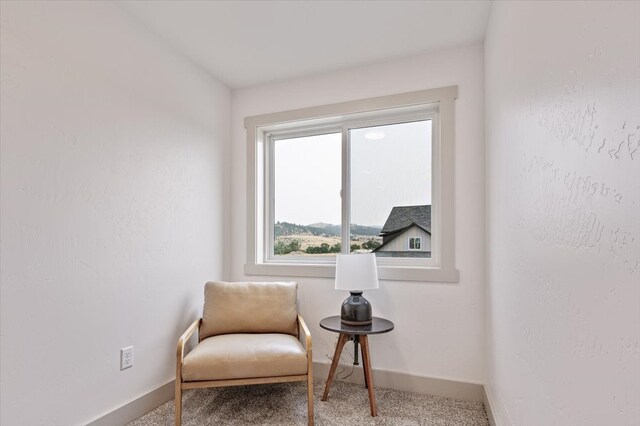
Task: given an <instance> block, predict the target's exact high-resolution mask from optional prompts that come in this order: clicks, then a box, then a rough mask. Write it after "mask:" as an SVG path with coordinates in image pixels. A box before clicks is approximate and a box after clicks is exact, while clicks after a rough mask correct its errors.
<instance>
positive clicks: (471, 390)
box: [313, 362, 484, 402]
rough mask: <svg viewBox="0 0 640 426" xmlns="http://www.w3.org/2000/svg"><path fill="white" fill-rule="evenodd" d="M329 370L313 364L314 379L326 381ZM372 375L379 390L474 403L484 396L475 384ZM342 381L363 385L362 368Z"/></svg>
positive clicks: (379, 372)
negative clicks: (393, 390) (392, 390)
mask: <svg viewBox="0 0 640 426" xmlns="http://www.w3.org/2000/svg"><path fill="white" fill-rule="evenodd" d="M329 368H330V365H329V364H325V363H320V362H314V363H313V375H314V377H317V378H320V379H323V380H326V378H327V375H328V374H329ZM349 368H350V367H349ZM372 374H373V383H374V385H375V386H376V387H381V388H388V389H395V390H399V391H405V392H415V393H421V394H428V395H435V396H443V397H446V398H456V399H461V400H463V401H474V402H482V400H483V396H484V387H483V386H482V385H479V384H476V383H467V382H459V381H455V380H445V379H434V378H432V377H422V376H414V375H412V374H406V373H399V372H397V371H388V370H376V369H373V370H372ZM336 380H338V379H336ZM344 381H345V382H349V383H357V384H362V385H364V372H363V371H362V367H354V371H353V374H351V376H349V377H348V378H346V379H345V380H344Z"/></svg>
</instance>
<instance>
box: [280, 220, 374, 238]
mask: <svg viewBox="0 0 640 426" xmlns="http://www.w3.org/2000/svg"><path fill="white" fill-rule="evenodd" d="M380 229H382V228H381V227H377V226H362V225H351V234H352V235H367V236H376V235H378V234H380ZM274 234H275V236H276V237H282V236H286V235H299V234H308V235H319V236H322V235H324V236H327V237H329V236H339V235H340V225H332V224H330V223H322V222H319V223H314V224H311V225H298V224H295V223H289V222H277V223H276V224H275V226H274Z"/></svg>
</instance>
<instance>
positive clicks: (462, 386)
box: [87, 362, 496, 426]
mask: <svg viewBox="0 0 640 426" xmlns="http://www.w3.org/2000/svg"><path fill="white" fill-rule="evenodd" d="M329 368H330V365H329V364H325V363H320V362H314V363H313V377H314V378H318V379H321V380H326V378H327V375H328V374H329ZM372 373H373V382H374V385H375V386H377V387H382V388H388V389H395V390H399V391H405V392H415V393H421V394H428V395H435V396H442V397H446V398H455V399H461V400H464V401H474V402H484V404H485V407H486V409H487V415H488V416H489V421H490V423H491V426H496V423H495V420H493V415H492V412H491V406H490V405H489V403H490V401H489V399H488V398H487V394H486V392H485V389H484V386H482V385H480V384H476V383H467V382H459V381H455V380H445V379H434V378H431V377H422V376H414V375H411V374H406V373H399V372H397V371H387V370H375V369H374V370H373V371H372ZM336 380H339V379H337V378H336ZM344 381H345V382H349V383H357V384H361V385H364V373H363V371H362V368H361V367H355V368H354V371H353V374H351V376H349V377H348V378H346V379H345V380H344ZM174 392H175V388H174V381H173V380H172V381H170V382H169V383H167V384H165V385H162V386H160V387H159V388H157V389H154V390H152V391H151V392H149V393H147V394H145V395H142V396H140V397H139V398H136V399H134V400H133V401H131V402H129V403H127V404H124V405H122V406H120V407H118V408H116V409H115V410H113V411H111V412H109V413H107V414H104V415H102V416H100V417H98V418H97V419H95V420H93V421H91V422H89V423H88V424H87V426H117V425H123V426H124V425H126V424H127V423H129V422H132V421H133V420H135V419H137V418H138V417H140V416H143V415H144V414H146V413H148V412H149V411H151V410H153V409H154V408H157V407H159V406H160V405H162V404H164V403H165V402H167V401H170V400H171V399H172V398H173V396H174Z"/></svg>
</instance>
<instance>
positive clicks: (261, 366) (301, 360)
mask: <svg viewBox="0 0 640 426" xmlns="http://www.w3.org/2000/svg"><path fill="white" fill-rule="evenodd" d="M300 374H307V353H306V351H305V350H304V348H303V347H302V344H300V342H299V341H298V339H296V338H295V337H293V336H291V335H289V334H272V333H268V334H223V335H220V336H213V337H208V338H206V339H204V340H203V341H201V342H200V343H199V344H198V345H197V346H196V347H195V348H194V349H193V350H192V351H191V352H189V354H187V356H186V357H185V358H184V361H183V363H182V380H183V381H185V382H193V381H204V380H228V379H247V378H257V377H275V376H295V375H300Z"/></svg>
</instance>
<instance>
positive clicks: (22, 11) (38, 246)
mask: <svg viewBox="0 0 640 426" xmlns="http://www.w3.org/2000/svg"><path fill="white" fill-rule="evenodd" d="M1 7H2V9H1V14H0V16H1V25H0V27H1V28H2V30H1V31H2V32H1V37H0V40H1V48H0V51H1V63H2V74H1V86H0V87H1V97H2V101H1V102H2V103H1V111H2V115H1V120H2V126H1V141H2V147H1V158H2V165H1V170H2V171H1V173H2V175H1V182H2V184H1V188H2V191H1V193H2V196H1V197H2V198H1V202H2V216H1V222H2V225H1V233H2V242H1V262H2V264H1V265H2V267H1V270H2V273H1V274H2V275H1V282H2V283H1V286H0V289H1V291H2V297H1V299H2V302H1V303H2V305H1V310H2V321H1V324H2V325H1V336H2V345H1V346H2V349H1V362H2V368H1V372H2V376H1V391H0V392H1V394H2V406H1V409H0V411H1V413H2V414H1V420H0V423H2V424H3V425H28V426H34V425H70V424H82V423H86V422H87V421H89V420H91V419H92V418H95V417H97V416H99V415H100V414H103V413H105V412H108V411H110V410H112V409H114V408H115V407H116V406H118V405H120V404H123V403H125V402H127V401H129V400H131V399H133V398H135V397H137V396H139V395H141V394H144V393H146V392H148V391H150V390H152V389H154V388H156V387H158V386H160V385H163V384H164V383H166V382H168V381H169V380H171V379H173V376H174V374H175V372H174V366H175V364H174V362H175V361H174V359H175V344H176V340H177V337H178V335H179V334H180V333H181V331H182V330H183V329H184V328H186V326H187V324H188V322H189V321H190V320H191V319H193V318H195V317H196V316H197V314H198V310H199V309H201V303H202V286H203V283H204V282H205V281H206V280H207V279H219V278H222V275H223V240H222V237H221V235H222V234H223V215H224V211H223V206H225V205H226V204H227V203H226V200H225V194H226V189H225V186H226V185H227V182H226V178H225V168H226V166H225V164H226V158H227V156H228V133H229V131H228V129H229V108H230V93H229V90H228V89H227V88H225V87H224V86H223V85H221V84H219V83H217V82H216V81H215V80H213V79H212V78H210V77H209V76H208V75H206V74H205V73H204V72H203V71H201V70H200V69H199V68H197V67H196V66H194V65H192V64H191V63H189V62H188V61H187V60H185V59H184V58H183V57H181V56H179V55H177V54H175V53H173V52H172V51H170V50H168V49H167V48H166V47H165V44H164V43H162V42H159V41H158V40H156V39H155V38H154V37H153V36H151V35H150V34H149V33H148V32H147V31H146V30H144V29H143V28H142V27H141V26H140V25H139V24H138V23H137V22H134V21H132V20H131V19H130V18H129V17H128V16H126V15H125V14H124V13H123V12H122V11H121V10H120V9H119V8H118V7H117V6H116V5H114V4H112V3H106V2H73V3H63V2H44V3H33V2H22V3H20V4H17V3H9V2H4V1H3V2H2V6H1ZM127 345H134V359H135V365H134V366H133V368H131V369H128V370H125V371H120V369H119V350H120V348H121V347H123V346H127Z"/></svg>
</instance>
